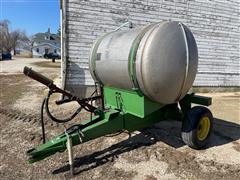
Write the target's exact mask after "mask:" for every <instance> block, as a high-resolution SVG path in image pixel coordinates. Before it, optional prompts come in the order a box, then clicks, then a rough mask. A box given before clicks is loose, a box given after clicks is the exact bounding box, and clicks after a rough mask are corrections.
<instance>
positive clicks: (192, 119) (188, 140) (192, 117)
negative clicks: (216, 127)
mask: <svg viewBox="0 0 240 180" xmlns="http://www.w3.org/2000/svg"><path fill="white" fill-rule="evenodd" d="M206 116H207V117H208V118H209V120H210V128H209V132H208V135H207V137H206V138H205V139H204V140H203V141H201V140H199V139H198V137H197V131H198V129H197V128H198V124H199V122H200V119H201V118H202V117H206ZM212 127H213V115H212V113H211V111H210V110H209V109H208V108H206V107H203V106H195V107H193V108H192V109H191V110H190V111H189V112H187V113H186V115H185V117H184V120H183V123H182V133H181V134H182V140H183V142H184V143H185V144H186V145H188V146H189V147H191V148H193V149H202V148H203V147H205V146H206V145H207V143H208V141H209V139H210V135H211V131H212Z"/></svg>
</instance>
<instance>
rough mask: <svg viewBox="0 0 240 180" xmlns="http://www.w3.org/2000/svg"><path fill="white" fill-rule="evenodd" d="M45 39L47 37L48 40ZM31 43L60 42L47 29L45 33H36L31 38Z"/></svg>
mask: <svg viewBox="0 0 240 180" xmlns="http://www.w3.org/2000/svg"><path fill="white" fill-rule="evenodd" d="M46 37H49V39H46ZM33 41H46V42H47V41H49V42H60V36H59V35H57V34H53V33H51V32H50V29H48V31H47V32H45V33H37V34H35V35H34V36H33Z"/></svg>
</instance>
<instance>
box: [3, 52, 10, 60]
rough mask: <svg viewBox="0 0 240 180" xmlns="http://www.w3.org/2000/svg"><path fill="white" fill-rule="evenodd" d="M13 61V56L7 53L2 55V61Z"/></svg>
mask: <svg viewBox="0 0 240 180" xmlns="http://www.w3.org/2000/svg"><path fill="white" fill-rule="evenodd" d="M11 59H12V54H11V53H9V52H7V53H2V60H11Z"/></svg>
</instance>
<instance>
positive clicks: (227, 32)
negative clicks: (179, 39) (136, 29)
mask: <svg viewBox="0 0 240 180" xmlns="http://www.w3.org/2000/svg"><path fill="white" fill-rule="evenodd" d="M239 6H240V2H239V1H238V0H225V1H224V0H191V1H190V0H189V1H187V0H143V1H140V0H66V3H65V11H66V14H65V17H64V18H65V20H66V37H65V38H66V39H65V40H66V51H67V52H66V54H67V57H66V67H67V71H66V74H65V75H66V85H67V86H66V87H67V89H70V90H72V89H71V88H69V87H73V86H74V88H75V87H77V86H78V85H92V84H93V80H92V78H91V76H90V73H89V71H88V57H89V51H90V48H91V45H92V44H93V42H94V40H95V39H96V38H97V37H98V36H101V35H103V34H104V33H106V32H109V31H111V30H113V29H115V28H117V27H118V26H119V25H121V24H122V23H123V22H125V21H127V20H129V21H131V22H132V23H133V25H134V26H142V25H146V24H149V23H152V22H159V21H162V20H171V21H181V22H183V23H184V24H186V25H187V26H188V27H190V29H191V30H192V32H193V34H194V35H195V38H196V41H197V44H198V48H199V69H198V74H197V78H196V80H195V83H194V85H195V86H240V76H239V73H240V55H239V49H240V20H239V17H240V12H239Z"/></svg>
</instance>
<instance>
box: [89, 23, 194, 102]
mask: <svg viewBox="0 0 240 180" xmlns="http://www.w3.org/2000/svg"><path fill="white" fill-rule="evenodd" d="M197 65H198V51H197V45H196V42H195V39H194V37H193V34H192V33H191V31H190V30H189V29H188V28H187V27H186V26H185V25H183V24H182V23H179V22H161V23H157V24H153V25H149V26H146V27H143V28H139V29H131V30H127V31H114V32H110V33H108V34H106V35H104V36H102V37H100V38H99V39H97V41H96V42H95V44H94V45H93V48H92V51H91V56H90V60H89V67H90V72H91V75H92V77H93V79H94V80H95V81H98V82H101V83H102V84H104V85H105V86H111V87H116V88H121V89H127V90H137V89H138V90H140V91H141V92H142V93H143V94H144V95H145V96H147V97H148V98H150V99H151V100H153V101H155V102H159V103H162V104H171V103H175V102H177V101H179V100H180V99H181V98H183V97H184V96H185V95H186V93H187V92H188V90H189V89H190V88H191V86H192V84H193V81H194V79H195V76H196V72H197Z"/></svg>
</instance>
